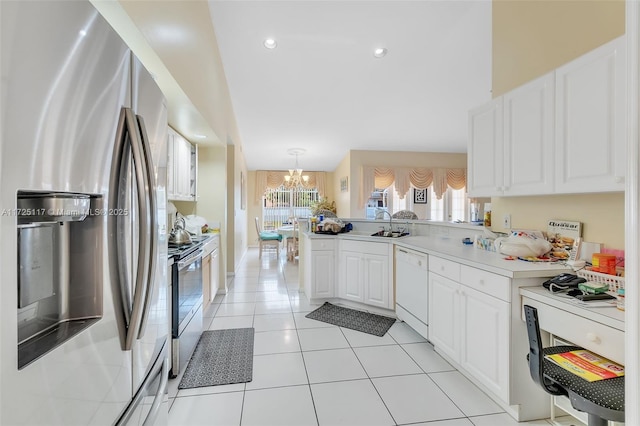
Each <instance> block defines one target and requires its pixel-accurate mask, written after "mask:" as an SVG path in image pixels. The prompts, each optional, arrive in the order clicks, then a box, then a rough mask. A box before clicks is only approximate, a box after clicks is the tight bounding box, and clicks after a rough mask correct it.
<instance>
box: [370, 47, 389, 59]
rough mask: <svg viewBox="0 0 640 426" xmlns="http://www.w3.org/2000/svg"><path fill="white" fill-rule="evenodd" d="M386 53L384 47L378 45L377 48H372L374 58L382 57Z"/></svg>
mask: <svg viewBox="0 0 640 426" xmlns="http://www.w3.org/2000/svg"><path fill="white" fill-rule="evenodd" d="M386 54H387V48H386V47H378V48H377V49H374V50H373V56H375V57H376V58H382V57H384V55H386Z"/></svg>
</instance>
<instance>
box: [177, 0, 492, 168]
mask: <svg viewBox="0 0 640 426" xmlns="http://www.w3.org/2000/svg"><path fill="white" fill-rule="evenodd" d="M187 3H188V2H187ZM209 9H210V12H211V18H212V21H213V28H214V31H215V36H216V39H217V43H218V48H219V51H220V55H221V58H222V64H223V66H224V71H225V75H226V79H227V83H228V86H229V94H230V98H231V102H232V105H233V110H234V113H235V118H236V122H237V126H238V132H239V137H240V139H241V144H242V146H243V153H244V157H245V159H246V163H247V167H248V169H249V170H258V169H288V168H292V167H293V166H294V164H295V158H294V157H292V156H289V155H288V154H287V150H289V149H291V148H303V149H306V153H305V154H304V155H302V156H300V157H299V164H300V167H301V168H303V169H305V170H325V171H333V170H335V168H336V167H337V166H338V164H339V162H340V161H341V160H342V159H343V158H344V157H345V156H346V155H347V153H348V151H349V150H383V151H431V152H466V147H467V113H468V110H469V109H471V108H473V107H475V106H478V105H480V104H483V103H485V102H486V101H488V100H489V99H491V2H490V1H488V0H473V1H456V0H446V1H401V0H392V1H359V0H356V1H347V0H341V1H323V0H315V1H230V0H223V1H220V0H209ZM266 38H273V39H275V40H276V41H277V44H278V46H277V48H276V49H273V50H269V49H266V48H265V47H264V45H263V42H264V40H265V39H266ZM375 47H385V48H387V49H388V53H387V55H386V56H385V57H383V58H380V59H378V58H375V57H374V56H373V49H374V48H375Z"/></svg>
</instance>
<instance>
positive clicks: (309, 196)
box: [262, 186, 319, 229]
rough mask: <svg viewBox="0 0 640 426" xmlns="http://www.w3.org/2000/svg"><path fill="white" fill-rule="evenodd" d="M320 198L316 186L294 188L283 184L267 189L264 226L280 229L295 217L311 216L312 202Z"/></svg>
mask: <svg viewBox="0 0 640 426" xmlns="http://www.w3.org/2000/svg"><path fill="white" fill-rule="evenodd" d="M318 199H319V196H318V190H317V189H316V188H313V189H300V190H294V189H288V188H285V187H284V186H281V187H279V188H276V189H267V190H266V191H265V193H264V196H263V197H262V223H263V225H262V226H263V228H264V229H278V228H279V227H280V226H281V225H282V224H283V223H286V222H289V221H290V219H293V218H295V217H297V218H300V217H309V216H311V208H310V206H311V203H313V202H316V201H318Z"/></svg>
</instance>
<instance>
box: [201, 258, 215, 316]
mask: <svg viewBox="0 0 640 426" xmlns="http://www.w3.org/2000/svg"><path fill="white" fill-rule="evenodd" d="M214 297H215V293H213V294H211V255H210V254H209V255H207V256H205V257H204V258H202V300H203V301H204V303H203V306H204V308H205V309H206V307H207V306H209V303H211V301H212V300H213V298H214Z"/></svg>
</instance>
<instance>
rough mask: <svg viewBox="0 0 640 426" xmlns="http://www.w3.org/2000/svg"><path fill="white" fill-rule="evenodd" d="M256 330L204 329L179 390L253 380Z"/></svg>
mask: <svg viewBox="0 0 640 426" xmlns="http://www.w3.org/2000/svg"><path fill="white" fill-rule="evenodd" d="M254 331H255V330H254V329H253V328H231V329H226V330H208V331H205V332H203V333H202V336H200V340H199V341H198V344H197V345H196V348H195V350H194V351H193V355H192V356H191V360H190V361H189V364H187V369H186V370H185V372H184V375H183V376H182V380H181V381H180V385H178V389H189V388H199V387H203V386H217V385H228V384H231V383H245V382H250V381H251V380H252V379H253V335H254Z"/></svg>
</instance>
